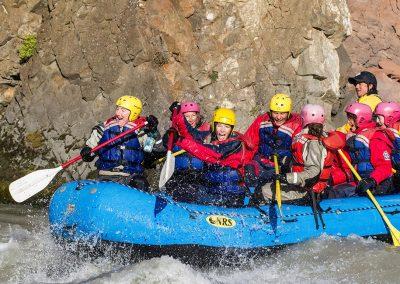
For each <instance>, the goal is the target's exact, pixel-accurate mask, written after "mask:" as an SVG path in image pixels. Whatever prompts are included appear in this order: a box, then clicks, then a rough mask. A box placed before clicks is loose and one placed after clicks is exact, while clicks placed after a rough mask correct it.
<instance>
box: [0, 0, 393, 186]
mask: <svg viewBox="0 0 400 284" xmlns="http://www.w3.org/2000/svg"><path fill="white" fill-rule="evenodd" d="M369 1H370V2H378V1H372V0H369ZM365 2H368V1H361V0H360V1H354V0H353V1H349V4H350V5H349V6H348V4H347V2H346V1H345V0H330V1H328V0H303V1H290V0H268V1H265V0H262V1H261V0H243V1H229V0H214V1H206V0H203V1H200V0H158V1H155V0H154V1H153V0H150V1H132V0H131V1H129V0H120V1H110V0H109V1H94V0H76V1H70V0H48V1H44V0H25V1H18V0H8V1H3V2H2V3H1V4H0V5H1V7H0V19H1V20H2V23H5V24H4V25H2V26H1V27H0V29H1V30H0V61H1V62H2V64H1V66H0V76H1V78H2V79H1V82H0V103H1V105H2V106H1V108H2V109H1V110H0V115H1V117H2V120H1V125H2V126H1V135H2V136H1V137H2V138H1V139H2V143H1V144H0V151H3V152H6V151H8V150H10V149H12V150H13V151H15V154H14V155H9V156H7V157H8V158H7V159H6V161H7V165H4V163H3V164H2V165H1V166H0V167H1V168H0V170H1V172H7V173H10V170H9V169H10V167H11V168H13V171H12V174H10V175H8V176H7V179H8V180H12V179H13V178H16V177H17V176H20V175H21V173H18V171H17V170H18V169H21V167H19V165H20V163H21V162H22V161H23V162H25V164H29V165H30V167H31V168H34V167H43V166H45V165H47V164H48V163H52V164H56V163H58V162H60V161H65V160H67V159H68V158H69V157H71V156H72V155H75V154H77V153H78V151H79V149H80V147H81V146H82V145H83V143H84V139H85V138H86V137H87V136H88V134H89V132H90V129H91V127H92V126H93V124H94V123H96V121H99V120H103V119H105V118H107V117H109V116H110V115H111V114H112V112H113V109H114V102H115V100H116V98H118V97H119V96H121V95H135V96H138V97H139V98H141V99H142V100H143V101H144V114H145V115H147V114H150V113H152V114H156V115H157V116H158V117H159V118H160V120H161V126H160V129H163V128H165V127H166V126H167V124H168V119H167V117H168V111H167V109H168V106H169V104H170V103H171V102H172V101H174V100H182V99H195V100H197V101H199V102H200V103H201V105H202V106H203V108H204V110H205V113H206V116H207V115H210V113H211V112H212V110H213V109H214V107H215V106H217V105H225V106H233V107H235V109H236V111H237V114H238V117H239V122H238V124H239V127H238V128H239V129H242V130H243V129H245V128H246V127H247V126H248V125H249V123H250V122H251V120H252V119H253V118H254V117H255V116H256V115H258V114H259V113H261V112H263V111H265V110H266V109H267V105H268V101H269V99H270V97H271V96H272V95H274V94H275V93H277V92H284V93H288V94H290V95H292V96H293V98H294V101H295V110H299V108H300V107H301V106H302V105H303V104H304V103H306V102H313V103H320V104H323V105H324V106H325V108H326V110H327V112H328V113H332V114H333V115H335V114H336V113H338V111H339V110H340V107H341V103H340V102H341V100H342V99H343V97H350V96H347V95H346V94H347V91H346V77H347V75H348V71H349V68H350V67H351V63H352V62H353V63H354V65H353V67H352V69H351V70H350V71H351V72H356V70H358V69H360V68H364V67H376V68H378V67H381V68H385V67H382V66H386V68H388V67H387V66H392V65H390V64H393V63H394V64H398V63H399V60H398V57H397V55H398V54H399V53H398V52H396V50H397V51H398V49H399V48H400V43H399V35H398V33H399V27H398V24H399V23H398V16H397V18H396V17H394V18H393V17H392V21H389V20H387V21H386V19H387V16H386V15H385V14H384V12H385V11H386V12H388V13H389V12H390V11H388V9H387V7H386V8H385V7H382V5H380V9H381V10H382V11H381V13H380V14H379V16H376V15H375V14H374V13H373V12H372V11H371V12H369V13H366V12H365V11H368V10H367V9H366V8H367V7H368V5H366V4H365ZM386 2H387V3H390V5H392V6H390V7H391V12H390V13H392V14H393V15H396V13H397V14H398V13H399V7H398V6H399V4H398V2H396V1H390V0H387V1H386ZM362 3H364V4H362ZM361 4H362V5H361ZM357 5H358V6H357ZM396 5H397V6H396ZM360 6H362V7H365V9H364V10H360V8H357V7H360ZM349 7H350V9H351V10H352V13H353V10H354V15H356V17H357V18H356V19H354V18H353V17H352V21H350V13H349ZM374 11H375V10H374ZM377 17H378V18H377ZM382 19H385V21H381V20H382ZM396 21H397V23H396ZM351 23H352V24H353V26H354V28H353V29H354V30H355V35H354V34H353V35H352V36H350V34H351V31H352V25H351ZM368 26H371V29H369V28H367V29H366V30H365V28H366V27H368ZM378 33H379V34H381V37H380V38H379V40H382V41H383V42H384V43H382V44H384V46H380V45H379V44H380V43H378V42H376V41H375V40H376V39H377V38H376V37H375V35H376V34H378ZM28 35H36V37H37V48H36V52H35V53H34V55H33V56H32V57H31V58H29V60H27V61H26V62H24V63H22V62H21V60H20V56H19V55H20V54H18V52H17V50H18V48H19V46H21V44H23V41H24V38H26V37H27V36H28ZM349 36H350V37H349ZM386 36H387V37H389V36H390V39H391V41H389V40H387V39H386ZM347 37H348V38H347ZM346 38H347V40H346ZM343 42H344V44H343ZM396 48H397V49H396ZM364 49H365V51H364ZM371 52H372V54H371ZM371 56H373V58H374V59H373V60H372V59H370V58H371ZM366 59H369V60H366ZM385 60H386V61H385ZM385 64H386V65H385ZM393 68H395V67H393ZM382 70H385V69H382ZM382 72H385V71H382ZM392 73H393V72H392ZM392 73H391V75H389V77H388V76H386V77H387V78H389V79H388V80H395V78H397V77H396V76H397V75H393V74H392ZM385 74H386V73H385ZM396 74H397V73H396ZM12 157H15V158H17V159H12ZM32 157H35V159H33V158H32ZM26 162H28V163H26ZM25 164H24V166H23V167H22V168H23V169H26V168H27V167H28V165H25ZM89 171H90V168H89V167H88V165H87V164H86V165H82V166H79V167H76V168H73V169H72V170H71V171H70V172H69V174H71V175H72V176H73V177H74V178H78V177H79V176H85V175H86V174H87V173H88V172H89ZM3 180H4V179H3Z"/></svg>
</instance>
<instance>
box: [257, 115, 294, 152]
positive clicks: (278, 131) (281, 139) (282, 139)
mask: <svg viewBox="0 0 400 284" xmlns="http://www.w3.org/2000/svg"><path fill="white" fill-rule="evenodd" d="M297 127H298V124H297V123H291V122H289V123H285V124H283V125H281V126H279V127H278V128H274V126H273V124H272V122H271V121H264V122H262V123H261V125H260V130H259V136H260V143H259V148H258V152H259V153H260V154H261V156H262V157H263V158H267V159H269V157H270V156H272V155H273V154H274V153H277V154H278V157H279V158H282V157H284V156H287V157H289V158H291V157H292V152H291V151H290V147H291V145H292V137H293V133H294V131H295V130H296V129H297Z"/></svg>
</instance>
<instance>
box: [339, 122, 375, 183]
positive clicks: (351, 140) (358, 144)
mask: <svg viewBox="0 0 400 284" xmlns="http://www.w3.org/2000/svg"><path fill="white" fill-rule="evenodd" d="M376 130H377V129H376V128H365V129H363V130H361V131H360V132H359V133H357V134H354V133H349V134H348V135H347V140H346V145H347V148H348V149H349V154H350V157H351V161H352V163H353V164H354V165H355V166H356V168H357V171H358V173H359V174H360V176H361V177H362V178H367V177H369V176H370V174H371V172H372V171H373V170H374V167H373V166H372V164H371V150H370V140H371V138H372V137H373V136H374V134H375V132H376Z"/></svg>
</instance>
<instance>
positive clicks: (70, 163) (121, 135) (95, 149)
mask: <svg viewBox="0 0 400 284" xmlns="http://www.w3.org/2000/svg"><path fill="white" fill-rule="evenodd" d="M146 124H147V121H144V120H143V122H140V123H139V125H137V126H136V127H133V128H131V129H129V130H127V131H125V132H122V133H121V134H118V135H117V136H115V137H113V138H111V139H110V140H107V141H106V142H104V143H101V144H99V145H97V146H96V147H94V148H93V149H92V150H91V151H90V153H94V152H96V151H97V150H99V149H101V148H103V147H105V146H107V145H108V144H110V143H112V142H114V141H115V140H118V139H120V138H122V137H124V136H126V135H128V134H130V133H132V132H135V131H136V130H138V129H140V128H142V127H143V126H145V125H146ZM81 159H82V156H81V155H78V156H76V157H74V158H72V159H70V160H69V161H67V162H65V163H64V164H62V165H61V167H62V168H63V169H65V168H68V167H69V166H70V165H72V164H73V163H75V162H77V161H79V160H81Z"/></svg>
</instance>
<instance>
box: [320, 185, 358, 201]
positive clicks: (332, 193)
mask: <svg viewBox="0 0 400 284" xmlns="http://www.w3.org/2000/svg"><path fill="white" fill-rule="evenodd" d="M352 196H357V194H356V187H355V186H354V185H352V184H349V183H342V184H338V185H335V186H330V187H328V188H327V189H326V194H325V197H327V198H328V199H331V198H345V197H352Z"/></svg>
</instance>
